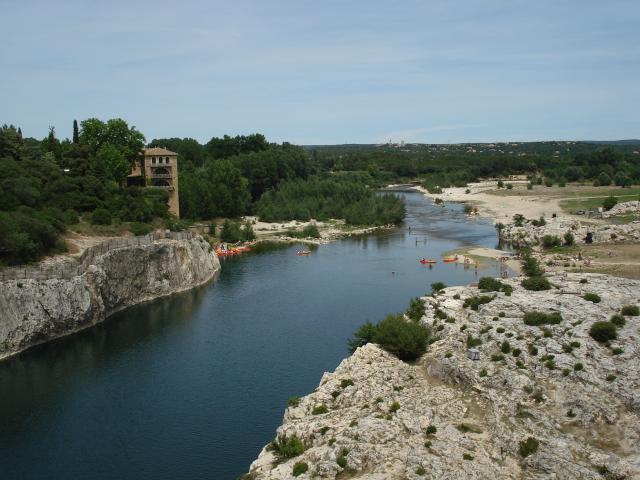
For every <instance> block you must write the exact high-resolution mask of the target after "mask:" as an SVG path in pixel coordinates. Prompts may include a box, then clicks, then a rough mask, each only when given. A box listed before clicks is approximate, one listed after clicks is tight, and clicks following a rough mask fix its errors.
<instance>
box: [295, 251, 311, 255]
mask: <svg viewBox="0 0 640 480" xmlns="http://www.w3.org/2000/svg"><path fill="white" fill-rule="evenodd" d="M296 255H311V252H310V251H309V250H300V251H298V252H296Z"/></svg>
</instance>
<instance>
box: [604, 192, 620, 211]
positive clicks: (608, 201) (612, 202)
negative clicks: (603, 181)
mask: <svg viewBox="0 0 640 480" xmlns="http://www.w3.org/2000/svg"><path fill="white" fill-rule="evenodd" d="M617 203H618V199H617V198H616V197H614V196H613V195H609V196H608V197H607V198H605V199H604V200H603V201H602V208H604V209H605V210H607V211H609V210H611V209H612V208H613V207H615V206H616V205H617Z"/></svg>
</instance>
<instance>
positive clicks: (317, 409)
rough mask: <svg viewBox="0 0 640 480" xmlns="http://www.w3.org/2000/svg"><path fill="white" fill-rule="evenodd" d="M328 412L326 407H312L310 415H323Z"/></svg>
mask: <svg viewBox="0 0 640 480" xmlns="http://www.w3.org/2000/svg"><path fill="white" fill-rule="evenodd" d="M328 412H329V409H328V408H327V406H326V405H316V406H315V407H313V410H311V414H312V415H323V414H325V413H328Z"/></svg>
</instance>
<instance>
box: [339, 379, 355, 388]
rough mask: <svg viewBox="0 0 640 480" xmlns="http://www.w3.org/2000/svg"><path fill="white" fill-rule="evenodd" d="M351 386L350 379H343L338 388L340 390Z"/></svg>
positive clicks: (351, 381)
mask: <svg viewBox="0 0 640 480" xmlns="http://www.w3.org/2000/svg"><path fill="white" fill-rule="evenodd" d="M352 385H353V380H351V379H350V378H343V379H342V380H340V387H341V388H347V387H350V386H352Z"/></svg>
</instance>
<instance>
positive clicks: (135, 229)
mask: <svg viewBox="0 0 640 480" xmlns="http://www.w3.org/2000/svg"><path fill="white" fill-rule="evenodd" d="M152 230H153V227H152V226H151V225H148V224H146V223H140V222H133V223H131V224H129V231H130V232H131V233H133V234H134V235H135V236H136V237H137V236H139V235H146V234H147V233H149V232H151V231H152Z"/></svg>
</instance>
